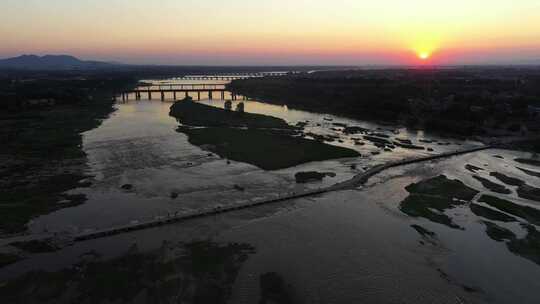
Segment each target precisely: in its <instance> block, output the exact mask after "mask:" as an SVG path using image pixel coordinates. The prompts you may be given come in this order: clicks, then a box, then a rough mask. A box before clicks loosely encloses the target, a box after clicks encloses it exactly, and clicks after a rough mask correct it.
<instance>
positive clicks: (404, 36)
mask: <svg viewBox="0 0 540 304" xmlns="http://www.w3.org/2000/svg"><path fill="white" fill-rule="evenodd" d="M0 39H1V43H0V58H2V57H11V56H17V55H20V54H38V55H43V54H70V55H75V56H78V57H81V58H84V59H95V60H106V61H118V62H123V63H133V64H179V65H199V64H203V65H238V64H242V65H394V64H397V65H399V64H407V65H408V64H524V63H532V62H534V63H539V64H540V0H452V1H447V0H444V1H443V0H372V1H363V0H271V1H270V0H264V1H262V0H228V1H223V0H155V1H151V0H1V1H0ZM422 57H423V58H422Z"/></svg>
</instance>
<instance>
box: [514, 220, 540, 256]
mask: <svg viewBox="0 0 540 304" xmlns="http://www.w3.org/2000/svg"><path fill="white" fill-rule="evenodd" d="M525 229H526V230H527V235H526V236H525V238H523V239H516V238H514V239H512V240H511V241H510V242H509V243H507V246H508V249H510V251H512V252H513V253H515V254H517V255H520V256H522V257H524V258H526V259H529V260H531V261H533V262H535V263H536V264H538V265H540V232H539V231H538V230H537V229H536V228H535V227H534V226H532V225H525Z"/></svg>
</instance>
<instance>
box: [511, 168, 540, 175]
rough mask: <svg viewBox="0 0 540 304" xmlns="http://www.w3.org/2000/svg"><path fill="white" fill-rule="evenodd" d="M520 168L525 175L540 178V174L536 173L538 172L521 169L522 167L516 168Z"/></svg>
mask: <svg viewBox="0 0 540 304" xmlns="http://www.w3.org/2000/svg"><path fill="white" fill-rule="evenodd" d="M516 168H518V169H519V170H521V171H523V172H524V173H525V174H527V175H529V176H534V177H540V172H536V171H532V170H527V169H523V168H520V167H516Z"/></svg>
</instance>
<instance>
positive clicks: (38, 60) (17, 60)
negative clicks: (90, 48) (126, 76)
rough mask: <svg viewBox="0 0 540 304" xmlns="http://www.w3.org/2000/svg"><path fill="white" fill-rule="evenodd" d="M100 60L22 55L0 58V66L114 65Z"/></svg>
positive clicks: (101, 66) (87, 66)
mask: <svg viewBox="0 0 540 304" xmlns="http://www.w3.org/2000/svg"><path fill="white" fill-rule="evenodd" d="M114 65H115V64H113V63H108V62H102V61H84V60H80V59H78V58H76V57H73V56H69V55H45V56H37V55H22V56H18V57H13V58H6V59H0V68H11V69H24V70H73V69H84V70H87V69H100V68H106V67H111V66H114Z"/></svg>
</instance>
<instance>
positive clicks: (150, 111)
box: [29, 80, 476, 233]
mask: <svg viewBox="0 0 540 304" xmlns="http://www.w3.org/2000/svg"><path fill="white" fill-rule="evenodd" d="M170 81H173V80H169V82H170ZM174 81H175V82H182V81H178V80H174ZM206 82H207V83H219V82H215V81H214V82H212V81H206ZM143 97H144V96H143ZM171 97H172V96H167V98H171ZM201 102H202V103H204V104H208V105H212V106H216V107H223V104H224V100H216V99H214V100H202V101H201ZM238 102H240V101H235V102H234V103H238ZM244 103H245V110H246V111H247V112H252V113H260V114H266V115H271V116H275V117H279V118H283V119H284V120H286V121H287V122H288V123H289V124H292V125H295V124H296V123H298V122H308V124H307V126H306V127H305V130H304V132H305V133H308V132H311V133H315V134H322V135H333V136H335V137H336V140H333V141H331V142H328V143H329V144H333V145H339V146H343V147H347V148H351V149H355V150H357V151H359V152H360V153H361V154H362V156H361V157H359V158H354V159H341V160H329V161H323V162H315V163H307V164H303V165H299V166H297V167H293V168H288V169H284V170H278V171H273V172H267V171H264V170H261V169H259V168H257V167H255V166H252V165H249V164H246V163H241V162H232V163H231V164H227V161H226V160H224V159H221V158H219V157H218V156H217V155H214V154H210V153H208V152H206V151H203V150H201V149H200V148H199V147H196V146H193V145H191V144H190V143H189V142H188V141H187V137H186V135H184V134H182V133H179V132H177V131H176V128H177V126H178V125H179V124H178V122H177V121H175V119H174V118H172V117H170V116H169V108H170V106H171V104H172V101H165V102H161V101H159V100H144V99H143V100H128V101H126V102H119V103H118V104H117V105H116V111H115V112H114V113H113V114H112V115H111V116H110V117H109V118H107V119H105V120H104V121H103V123H102V124H101V126H99V127H98V128H96V129H94V130H91V131H88V132H85V133H84V137H83V149H84V151H85V152H86V154H87V156H88V159H89V163H88V165H89V167H90V171H89V174H90V175H92V176H94V179H93V180H92V182H93V185H92V186H91V187H90V188H85V189H75V190H73V191H72V192H73V193H83V194H85V195H86V196H87V198H88V200H87V201H86V203H85V204H82V205H80V206H77V207H74V208H66V209H61V210H59V211H57V212H54V213H51V214H48V215H44V216H41V217H39V218H37V219H35V220H33V221H32V222H31V224H30V225H29V227H30V231H32V232H36V233H38V232H42V231H58V232H62V231H69V232H81V231H85V230H92V229H99V228H106V227H110V226H114V225H122V224H127V223H130V222H132V221H141V220H144V219H150V218H154V217H157V216H167V215H168V214H174V213H175V212H182V211H186V210H191V209H197V208H200V207H208V206H213V205H217V204H220V205H227V204H231V203H235V202H240V201H245V200H252V199H257V198H265V197H272V196H276V195H278V194H286V193H290V192H294V191H296V190H300V189H303V188H304V187H309V188H318V187H323V186H328V185H331V184H334V183H337V182H340V181H343V180H346V179H348V178H351V177H352V176H353V175H354V174H357V173H359V172H360V170H363V169H365V168H367V167H370V166H373V165H375V164H377V163H382V162H386V161H389V160H395V159H402V158H407V157H416V156H421V155H426V154H428V153H438V152H443V151H451V150H454V149H459V148H462V147H464V146H466V145H474V144H476V143H474V142H456V141H452V143H453V144H450V145H444V146H443V145H438V144H437V143H432V144H425V143H421V142H419V140H421V139H430V140H438V141H439V142H445V143H446V142H449V140H444V139H440V138H436V137H428V136H426V135H424V134H423V132H410V131H408V130H406V129H405V128H395V129H392V128H389V127H384V126H380V125H377V124H374V123H368V122H364V121H355V120H351V119H346V118H342V117H337V116H333V115H323V114H317V113H310V112H306V111H299V110H293V109H288V108H287V107H286V106H276V105H271V104H266V103H262V102H257V101H244ZM336 123H338V124H346V125H349V126H360V127H363V128H366V129H370V130H373V132H377V133H384V134H387V135H388V136H391V137H392V138H402V139H410V140H411V141H413V142H414V143H415V144H418V145H423V146H426V147H427V146H430V147H432V148H433V149H434V152H427V151H425V150H423V151H419V150H409V149H403V148H399V147H398V148H396V149H395V150H393V151H392V152H384V151H382V150H381V149H380V148H377V147H375V146H374V145H373V144H371V143H370V142H368V141H364V142H365V145H363V146H358V145H355V144H354V141H353V140H352V138H355V137H356V138H358V137H361V135H346V134H343V132H342V129H343V128H342V127H336V125H335V124H336ZM374 151H379V152H381V151H382V153H380V154H378V155H373V154H372V152H374ZM352 164H355V165H356V166H357V169H351V165H352ZM309 170H315V171H324V172H328V171H329V172H334V173H336V174H337V175H336V177H333V178H331V177H327V178H325V179H324V180H323V181H322V182H319V183H312V184H305V185H298V184H296V183H295V181H294V174H295V173H296V172H299V171H309ZM125 184H130V185H132V186H133V189H132V190H129V191H126V190H123V189H121V186H122V185H125ZM234 185H240V186H241V187H243V188H245V191H243V192H241V191H238V190H235V189H234ZM172 193H176V194H177V195H178V197H177V198H175V199H172V198H171V194H172Z"/></svg>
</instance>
